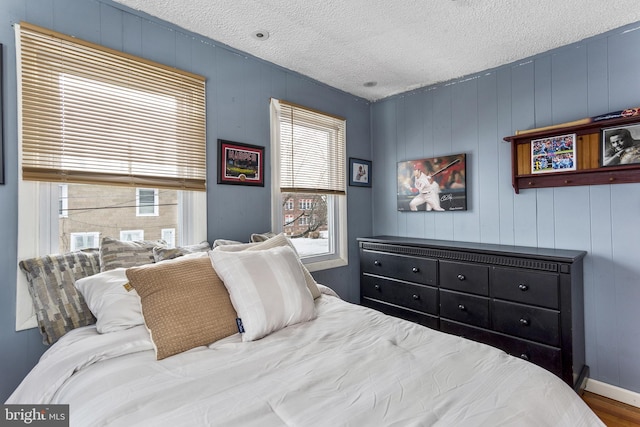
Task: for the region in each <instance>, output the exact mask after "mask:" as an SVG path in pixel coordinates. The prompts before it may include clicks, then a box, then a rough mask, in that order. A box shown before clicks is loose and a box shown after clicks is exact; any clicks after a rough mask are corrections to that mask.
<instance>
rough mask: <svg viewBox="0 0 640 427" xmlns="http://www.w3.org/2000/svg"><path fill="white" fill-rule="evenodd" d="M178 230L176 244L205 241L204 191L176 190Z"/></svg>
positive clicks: (205, 207)
mask: <svg viewBox="0 0 640 427" xmlns="http://www.w3.org/2000/svg"><path fill="white" fill-rule="evenodd" d="M178 230H180V231H179V232H178V240H177V242H176V245H178V246H186V245H193V244H195V243H200V242H206V241H207V193H206V192H204V191H178Z"/></svg>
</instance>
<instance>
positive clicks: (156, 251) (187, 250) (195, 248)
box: [153, 242, 211, 262]
mask: <svg viewBox="0 0 640 427" xmlns="http://www.w3.org/2000/svg"><path fill="white" fill-rule="evenodd" d="M210 250H211V246H209V242H202V243H198V244H197V245H189V246H178V247H177V248H166V247H164V246H156V247H154V248H153V259H154V260H155V262H160V261H165V260H168V259H174V258H178V257H181V256H183V255H186V254H192V253H195V252H208V251H210Z"/></svg>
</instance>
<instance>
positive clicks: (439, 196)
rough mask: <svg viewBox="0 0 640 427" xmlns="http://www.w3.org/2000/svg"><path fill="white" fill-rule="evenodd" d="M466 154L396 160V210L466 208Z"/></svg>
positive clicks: (455, 209) (459, 209) (462, 209)
mask: <svg viewBox="0 0 640 427" xmlns="http://www.w3.org/2000/svg"><path fill="white" fill-rule="evenodd" d="M466 168H467V160H466V154H454V155H450V156H440V157H431V158H426V159H418V160H408V161H405V162H399V163H398V210H399V211H434V212H445V211H466V210H467V180H466V175H467V172H466Z"/></svg>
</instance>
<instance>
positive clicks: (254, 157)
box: [218, 139, 264, 187]
mask: <svg viewBox="0 0 640 427" xmlns="http://www.w3.org/2000/svg"><path fill="white" fill-rule="evenodd" d="M218 184H240V185H257V186H261V187H264V147H259V146H257V145H249V144H242V143H240V142H232V141H225V140H224V139H219V140H218Z"/></svg>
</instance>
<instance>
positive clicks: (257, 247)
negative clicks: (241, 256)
mask: <svg viewBox="0 0 640 427" xmlns="http://www.w3.org/2000/svg"><path fill="white" fill-rule="evenodd" d="M278 246H289V247H290V248H291V249H293V252H294V253H295V254H296V257H297V258H298V261H299V263H300V268H301V269H302V274H304V279H305V281H306V282H307V287H309V291H311V295H313V298H314V299H316V298H319V297H320V291H319V290H318V286H317V285H318V284H317V283H316V281H315V279H314V278H313V276H312V275H311V273H309V270H307V267H305V265H304V264H303V263H302V261H300V257H299V255H298V251H296V247H295V246H293V243H291V240H289V238H288V237H287V236H285V234H284V233H280V234H277V235H275V236H274V237H271V238H269V239H267V240H263V241H261V242H255V243H240V244H232V245H224V246H216V247H215V248H214V249H213V250H214V251H225V252H239V251H263V250H265V249H271V248H275V247H278Z"/></svg>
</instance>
